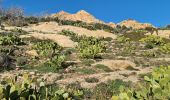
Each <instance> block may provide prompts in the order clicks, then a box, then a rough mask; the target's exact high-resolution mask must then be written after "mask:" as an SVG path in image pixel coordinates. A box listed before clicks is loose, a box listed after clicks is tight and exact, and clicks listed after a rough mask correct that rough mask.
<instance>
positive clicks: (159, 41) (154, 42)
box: [140, 35, 165, 49]
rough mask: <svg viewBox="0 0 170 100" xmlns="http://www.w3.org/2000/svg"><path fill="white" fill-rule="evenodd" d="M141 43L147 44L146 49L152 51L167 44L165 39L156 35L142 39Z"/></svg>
mask: <svg viewBox="0 0 170 100" xmlns="http://www.w3.org/2000/svg"><path fill="white" fill-rule="evenodd" d="M140 41H141V42H143V43H145V47H146V48H148V49H152V48H154V47H156V46H161V45H163V44H164V43H165V41H164V40H163V38H161V37H159V36H154V35H149V36H147V37H146V38H142V39H141V40H140Z"/></svg>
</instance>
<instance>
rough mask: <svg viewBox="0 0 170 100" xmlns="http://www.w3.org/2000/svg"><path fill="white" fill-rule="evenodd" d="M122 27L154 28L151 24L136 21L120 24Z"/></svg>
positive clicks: (126, 21)
mask: <svg viewBox="0 0 170 100" xmlns="http://www.w3.org/2000/svg"><path fill="white" fill-rule="evenodd" d="M118 25H120V26H123V25H124V26H126V27H132V28H133V29H145V28H146V27H154V26H153V25H151V24H149V23H139V22H137V21H136V20H131V19H130V20H125V21H122V22H120V23H118Z"/></svg>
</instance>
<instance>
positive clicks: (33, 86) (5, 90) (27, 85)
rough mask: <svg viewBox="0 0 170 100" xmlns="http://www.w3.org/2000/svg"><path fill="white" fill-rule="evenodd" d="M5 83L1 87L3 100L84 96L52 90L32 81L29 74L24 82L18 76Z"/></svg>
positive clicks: (48, 99)
mask: <svg viewBox="0 0 170 100" xmlns="http://www.w3.org/2000/svg"><path fill="white" fill-rule="evenodd" d="M4 81H5V82H4V83H5V84H1V85H0V99H1V100H66V99H68V100H72V99H76V98H81V96H82V95H83V93H81V94H79V95H75V94H74V93H70V92H67V91H65V90H64V89H56V90H52V89H51V88H49V86H46V85H45V83H44V82H38V81H37V80H36V78H34V79H31V78H29V75H27V74H24V75H23V80H22V81H21V80H18V76H16V77H14V78H9V79H5V80H4ZM53 88H54V87H53ZM74 92H76V91H74ZM80 92H81V91H80Z"/></svg>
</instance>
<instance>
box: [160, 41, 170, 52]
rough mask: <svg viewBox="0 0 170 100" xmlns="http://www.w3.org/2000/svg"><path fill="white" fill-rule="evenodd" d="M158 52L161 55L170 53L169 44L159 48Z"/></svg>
mask: <svg viewBox="0 0 170 100" xmlns="http://www.w3.org/2000/svg"><path fill="white" fill-rule="evenodd" d="M159 50H160V51H161V52H163V53H167V54H169V53H170V43H167V44H164V45H162V46H160V47H159Z"/></svg>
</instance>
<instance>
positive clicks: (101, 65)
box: [95, 64, 112, 72]
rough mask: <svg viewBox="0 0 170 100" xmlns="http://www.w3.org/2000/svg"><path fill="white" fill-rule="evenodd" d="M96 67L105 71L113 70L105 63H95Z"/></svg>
mask: <svg viewBox="0 0 170 100" xmlns="http://www.w3.org/2000/svg"><path fill="white" fill-rule="evenodd" d="M95 67H96V68H99V69H102V70H104V71H105V72H112V70H111V69H110V68H109V67H108V66H106V65H103V64H97V65H95Z"/></svg>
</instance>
